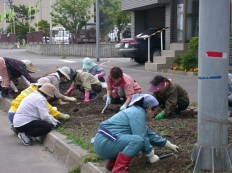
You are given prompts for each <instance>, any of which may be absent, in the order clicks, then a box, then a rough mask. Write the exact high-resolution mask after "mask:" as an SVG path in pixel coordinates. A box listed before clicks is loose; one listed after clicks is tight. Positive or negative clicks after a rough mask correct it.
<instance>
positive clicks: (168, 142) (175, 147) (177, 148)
mask: <svg viewBox="0 0 232 173" xmlns="http://www.w3.org/2000/svg"><path fill="white" fill-rule="evenodd" d="M165 147H168V148H170V149H172V150H173V151H175V152H178V151H179V147H178V146H177V145H175V144H172V143H171V142H170V141H169V140H167V142H166V144H165Z"/></svg>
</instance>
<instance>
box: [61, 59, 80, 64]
mask: <svg viewBox="0 0 232 173" xmlns="http://www.w3.org/2000/svg"><path fill="white" fill-rule="evenodd" d="M60 61H62V62H67V63H76V62H75V61H71V60H65V59H61V60H60Z"/></svg>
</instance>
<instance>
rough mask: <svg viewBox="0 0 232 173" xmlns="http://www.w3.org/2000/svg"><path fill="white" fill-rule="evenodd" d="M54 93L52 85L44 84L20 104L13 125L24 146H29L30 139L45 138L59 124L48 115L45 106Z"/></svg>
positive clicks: (54, 89)
mask: <svg viewBox="0 0 232 173" xmlns="http://www.w3.org/2000/svg"><path fill="white" fill-rule="evenodd" d="M55 91H56V88H55V86H54V85H52V84H49V83H46V84H44V85H43V86H42V87H41V88H39V90H38V91H34V92H33V93H31V94H30V95H28V96H27V97H25V98H24V99H23V100H22V102H21V103H20V105H19V107H18V109H17V111H16V113H15V115H14V119H13V125H14V128H15V129H16V130H17V131H18V132H19V133H18V137H19V139H20V140H21V142H22V143H23V144H24V145H31V144H32V141H31V137H42V136H45V135H47V134H48V133H49V132H50V131H51V130H52V129H53V128H56V127H57V126H58V125H59V124H60V122H59V121H58V120H56V119H55V118H54V117H53V116H51V115H50V114H49V110H48V106H47V104H48V102H47V100H49V99H50V98H53V97H54V96H55Z"/></svg>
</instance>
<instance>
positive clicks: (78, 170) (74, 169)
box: [68, 167, 81, 173]
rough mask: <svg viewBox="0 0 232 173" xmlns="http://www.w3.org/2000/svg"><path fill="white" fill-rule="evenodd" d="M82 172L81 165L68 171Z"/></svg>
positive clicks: (70, 172)
mask: <svg viewBox="0 0 232 173" xmlns="http://www.w3.org/2000/svg"><path fill="white" fill-rule="evenodd" d="M80 172H81V169H80V167H76V168H73V169H72V170H71V171H69V172H68V173H80Z"/></svg>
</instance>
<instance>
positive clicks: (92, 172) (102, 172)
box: [0, 98, 109, 173]
mask: <svg viewBox="0 0 232 173" xmlns="http://www.w3.org/2000/svg"><path fill="white" fill-rule="evenodd" d="M10 102H11V100H9V99H5V98H4V99H3V98H0V108H1V110H3V111H5V112H7V111H8V110H9V108H10ZM43 145H44V146H45V147H46V148H47V149H48V151H50V152H51V153H53V154H54V156H55V157H56V158H57V159H59V160H62V161H63V163H64V164H65V165H67V166H68V167H70V170H71V169H72V168H74V167H80V168H81V173H109V171H107V170H106V169H105V168H104V167H100V166H99V165H98V164H97V163H96V164H95V163H91V162H88V163H84V162H83V160H84V158H85V156H87V155H88V154H90V153H89V152H88V151H86V150H84V149H82V148H81V147H80V146H77V145H75V144H72V143H71V141H70V140H68V139H67V137H66V136H64V135H62V134H60V133H58V132H56V131H52V132H50V133H49V134H48V135H47V137H46V138H45V140H44V144H43Z"/></svg>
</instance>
